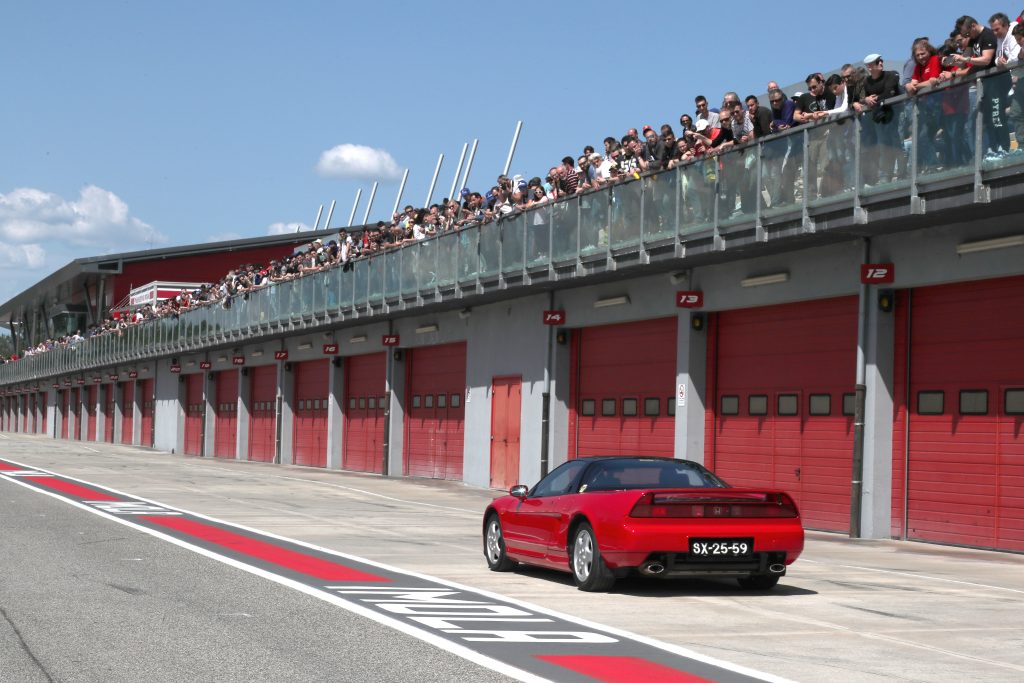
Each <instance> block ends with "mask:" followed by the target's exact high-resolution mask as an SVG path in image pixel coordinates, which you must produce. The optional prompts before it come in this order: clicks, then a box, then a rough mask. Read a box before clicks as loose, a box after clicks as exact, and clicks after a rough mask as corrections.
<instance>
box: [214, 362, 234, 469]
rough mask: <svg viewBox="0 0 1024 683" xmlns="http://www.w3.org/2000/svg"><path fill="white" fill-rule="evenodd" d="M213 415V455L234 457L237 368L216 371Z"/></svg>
mask: <svg viewBox="0 0 1024 683" xmlns="http://www.w3.org/2000/svg"><path fill="white" fill-rule="evenodd" d="M213 415H214V418H213V421H214V425H213V455H214V457H216V458H234V457H235V456H236V453H235V445H236V444H237V443H238V370H224V371H222V372H218V373H217V395H216V397H215V399H214V411H213Z"/></svg>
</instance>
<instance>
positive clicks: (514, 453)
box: [491, 376, 523, 489]
mask: <svg viewBox="0 0 1024 683" xmlns="http://www.w3.org/2000/svg"><path fill="white" fill-rule="evenodd" d="M522 384H523V379H522V377H518V376H517V377H495V378H494V380H493V381H492V383H491V488H498V489H507V488H509V487H510V486H514V485H515V484H518V483H519V427H520V415H521V412H522V404H523V400H522Z"/></svg>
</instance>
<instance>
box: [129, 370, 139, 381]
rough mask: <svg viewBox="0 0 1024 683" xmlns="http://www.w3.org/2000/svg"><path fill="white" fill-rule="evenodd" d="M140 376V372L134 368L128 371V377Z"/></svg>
mask: <svg viewBox="0 0 1024 683" xmlns="http://www.w3.org/2000/svg"><path fill="white" fill-rule="evenodd" d="M138 376H139V373H137V372H135V371H134V370H132V371H131V372H129V373H128V379H135V378H136V377H138Z"/></svg>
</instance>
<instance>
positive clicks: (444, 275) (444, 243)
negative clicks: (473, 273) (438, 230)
mask: <svg viewBox="0 0 1024 683" xmlns="http://www.w3.org/2000/svg"><path fill="white" fill-rule="evenodd" d="M458 247H459V234H458V233H457V232H446V233H445V234H443V235H441V237H439V238H438V239H437V244H436V249H437V286H438V287H441V288H442V289H444V288H448V287H453V286H454V285H455V261H456V259H457V258H458Z"/></svg>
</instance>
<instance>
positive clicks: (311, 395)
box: [292, 359, 331, 467]
mask: <svg viewBox="0 0 1024 683" xmlns="http://www.w3.org/2000/svg"><path fill="white" fill-rule="evenodd" d="M330 363H331V361H330V360H326V359H325V360H310V361H305V362H302V363H294V364H293V365H292V372H294V373H295V400H294V402H293V403H292V411H293V415H294V419H293V422H294V426H293V430H292V435H293V436H292V453H293V456H292V457H293V460H292V462H293V463H294V464H296V465H306V466H308V467H327V390H328V386H329V381H330V378H329V375H328V373H329V371H330V368H331V366H330Z"/></svg>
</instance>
